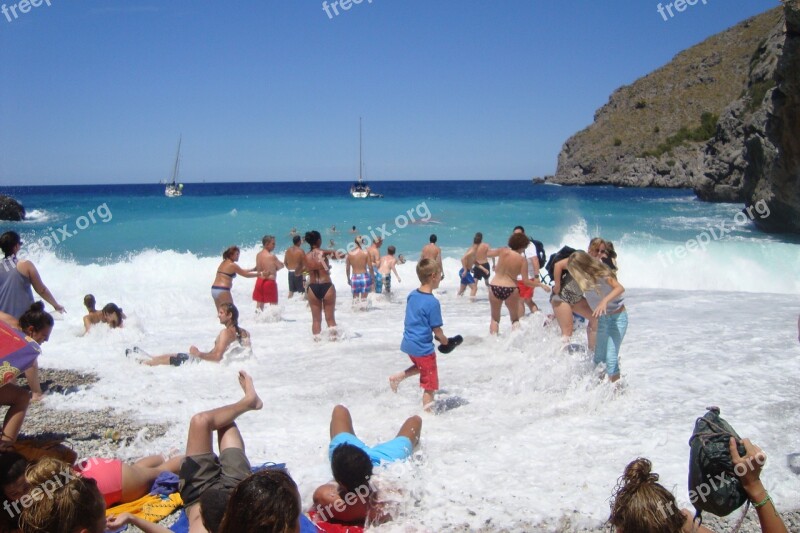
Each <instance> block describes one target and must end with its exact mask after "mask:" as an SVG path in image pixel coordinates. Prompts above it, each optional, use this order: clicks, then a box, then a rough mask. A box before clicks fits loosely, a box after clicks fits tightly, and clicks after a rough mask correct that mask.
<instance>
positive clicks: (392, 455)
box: [328, 432, 414, 466]
mask: <svg viewBox="0 0 800 533" xmlns="http://www.w3.org/2000/svg"><path fill="white" fill-rule="evenodd" d="M340 444H351V445H353V446H355V447H356V448H360V449H362V450H364V451H365V452H367V455H369V458H370V460H371V461H372V464H373V465H375V466H378V465H380V464H381V463H393V462H395V461H402V460H404V459H408V458H409V457H411V453H412V452H413V451H414V446H412V444H411V440H409V439H408V437H395V438H393V439H392V440H390V441H387V442H384V443H381V444H376V445H375V446H373V447H371V448H370V447H369V446H367V445H366V444H364V442H363V441H361V439H359V438H358V437H356V436H355V435H353V434H352V433H346V432H345V433H339V434H338V435H336V436H335V437H333V438H332V439H331V443H330V445H329V446H328V459H329V460H330V459H331V458H332V457H333V450H335V449H336V447H337V446H339V445H340Z"/></svg>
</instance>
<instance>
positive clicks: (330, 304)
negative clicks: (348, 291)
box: [322, 285, 336, 338]
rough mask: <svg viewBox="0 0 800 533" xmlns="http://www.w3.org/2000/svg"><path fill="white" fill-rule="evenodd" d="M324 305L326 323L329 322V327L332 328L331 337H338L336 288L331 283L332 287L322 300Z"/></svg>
mask: <svg viewBox="0 0 800 533" xmlns="http://www.w3.org/2000/svg"><path fill="white" fill-rule="evenodd" d="M322 306H323V308H324V309H325V323H326V324H328V328H329V329H332V330H333V331H332V332H331V337H334V338H335V337H336V330H335V329H334V328H336V288H335V287H334V286H333V285H331V288H330V289H328V292H327V293H325V299H324V300H323V302H322Z"/></svg>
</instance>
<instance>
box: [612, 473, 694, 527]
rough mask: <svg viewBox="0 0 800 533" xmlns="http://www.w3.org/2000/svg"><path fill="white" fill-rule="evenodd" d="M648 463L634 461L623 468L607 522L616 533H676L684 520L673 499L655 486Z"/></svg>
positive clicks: (656, 483) (655, 481)
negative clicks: (644, 532)
mask: <svg viewBox="0 0 800 533" xmlns="http://www.w3.org/2000/svg"><path fill="white" fill-rule="evenodd" d="M651 468H652V465H651V464H650V461H649V460H647V459H643V458H641V457H640V458H638V459H636V460H634V461H632V462H631V463H630V464H628V466H626V467H625V472H624V473H623V474H622V477H621V478H619V481H618V482H617V487H616V489H614V495H613V497H612V500H611V516H609V518H608V523H609V524H611V525H612V526H614V528H615V529H616V530H617V532H618V533H638V532H642V531H646V532H648V533H680V531H681V530H682V528H683V523H684V517H683V514H682V513H681V511H680V508H679V507H678V504H677V502H676V501H675V496H673V495H672V493H671V492H670V491H668V490H667V489H665V488H664V487H663V486H662V485H661V484H659V483H658V474H656V473H653V472H651V471H650V469H651Z"/></svg>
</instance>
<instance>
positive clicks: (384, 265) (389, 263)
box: [378, 255, 397, 276]
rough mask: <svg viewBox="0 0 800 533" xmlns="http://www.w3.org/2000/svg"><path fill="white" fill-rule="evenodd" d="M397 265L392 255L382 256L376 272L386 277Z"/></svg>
mask: <svg viewBox="0 0 800 533" xmlns="http://www.w3.org/2000/svg"><path fill="white" fill-rule="evenodd" d="M396 265H397V259H396V258H395V257H394V256H393V255H384V256H383V257H381V262H380V264H379V265H378V272H380V273H381V274H383V275H384V276H385V275H387V274H388V273H389V272H391V271H392V269H393V268H394V267H395V266H396Z"/></svg>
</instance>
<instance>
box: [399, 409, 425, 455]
mask: <svg viewBox="0 0 800 533" xmlns="http://www.w3.org/2000/svg"><path fill="white" fill-rule="evenodd" d="M421 434H422V419H421V418H420V417H418V416H412V417H411V418H409V419H408V420H406V421H405V422H403V425H402V426H400V431H398V432H397V436H398V437H406V438H407V439H408V440H410V441H411V446H413V447H414V448H416V447H417V444H419V436H420V435H421Z"/></svg>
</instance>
